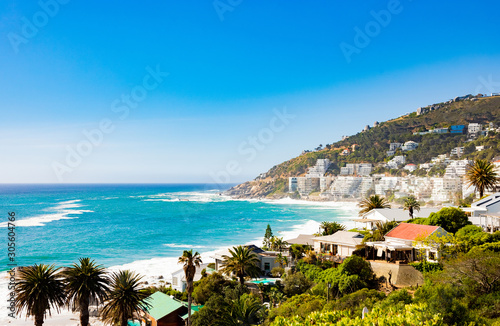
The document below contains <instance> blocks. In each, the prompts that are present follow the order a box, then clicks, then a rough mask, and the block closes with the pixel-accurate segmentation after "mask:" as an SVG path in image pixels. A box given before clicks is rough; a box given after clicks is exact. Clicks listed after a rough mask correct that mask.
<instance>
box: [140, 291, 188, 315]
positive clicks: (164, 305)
mask: <svg viewBox="0 0 500 326" xmlns="http://www.w3.org/2000/svg"><path fill="white" fill-rule="evenodd" d="M147 300H148V301H147V302H148V303H149V304H150V305H151V306H150V307H149V308H148V309H147V313H148V314H149V315H150V316H151V317H153V318H154V319H156V320H159V319H161V318H163V317H165V316H166V315H169V314H171V313H172V312H174V311H176V310H177V309H179V308H182V307H184V305H183V304H182V302H180V301H177V300H175V299H172V298H171V297H170V296H168V295H166V294H165V293H162V292H160V291H158V292H155V293H153V294H152V295H150V296H149V297H148V299H147Z"/></svg>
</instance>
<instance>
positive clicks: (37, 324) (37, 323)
mask: <svg viewBox="0 0 500 326" xmlns="http://www.w3.org/2000/svg"><path fill="white" fill-rule="evenodd" d="M42 325H43V313H41V314H37V315H36V316H35V326H42Z"/></svg>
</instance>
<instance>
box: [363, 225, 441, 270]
mask: <svg viewBox="0 0 500 326" xmlns="http://www.w3.org/2000/svg"><path fill="white" fill-rule="evenodd" d="M446 234H447V232H446V230H444V229H443V228H441V227H440V226H434V225H421V224H411V223H401V224H399V225H398V226H396V227H395V228H394V229H392V230H391V231H389V232H388V233H387V234H386V235H385V236H384V238H385V240H384V241H374V242H366V243H365V245H366V246H367V247H368V248H369V249H368V250H366V253H367V258H368V259H374V260H377V259H382V260H386V261H389V262H412V261H415V260H418V259H419V258H420V255H419V252H420V251H423V252H424V256H425V259H426V260H428V261H430V262H437V260H438V259H439V258H440V253H439V251H438V249H437V248H435V247H432V246H430V245H425V244H423V243H422V242H421V241H423V240H425V239H427V238H429V237H430V236H433V235H434V236H436V237H442V236H445V235H446Z"/></svg>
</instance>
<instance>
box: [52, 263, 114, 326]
mask: <svg viewBox="0 0 500 326" xmlns="http://www.w3.org/2000/svg"><path fill="white" fill-rule="evenodd" d="M79 262H80V264H73V265H72V266H71V267H70V268H69V269H67V270H66V271H64V272H63V273H62V274H63V276H64V282H65V283H66V289H67V291H68V293H67V296H68V298H67V300H68V305H70V306H71V308H72V309H73V311H75V310H80V325H81V326H88V325H89V305H90V302H95V303H97V304H100V303H102V302H104V300H105V299H106V292H107V291H108V285H107V283H108V281H109V280H108V278H107V277H106V272H105V270H104V267H102V266H101V265H97V264H96V263H95V261H94V260H90V258H80V259H79Z"/></svg>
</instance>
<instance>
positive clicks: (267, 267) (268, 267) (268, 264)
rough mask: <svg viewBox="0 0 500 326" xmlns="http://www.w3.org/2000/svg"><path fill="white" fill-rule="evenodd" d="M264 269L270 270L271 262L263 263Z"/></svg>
mask: <svg viewBox="0 0 500 326" xmlns="http://www.w3.org/2000/svg"><path fill="white" fill-rule="evenodd" d="M264 270H265V271H269V270H271V264H270V263H264Z"/></svg>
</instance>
